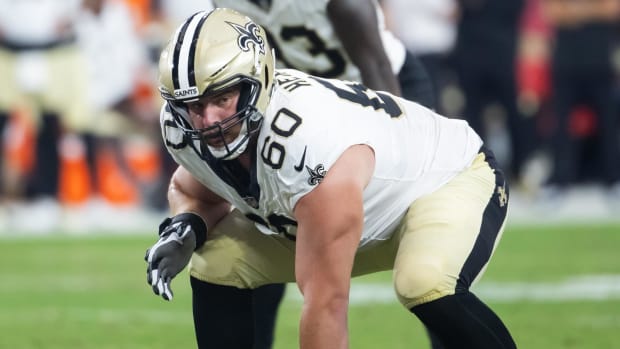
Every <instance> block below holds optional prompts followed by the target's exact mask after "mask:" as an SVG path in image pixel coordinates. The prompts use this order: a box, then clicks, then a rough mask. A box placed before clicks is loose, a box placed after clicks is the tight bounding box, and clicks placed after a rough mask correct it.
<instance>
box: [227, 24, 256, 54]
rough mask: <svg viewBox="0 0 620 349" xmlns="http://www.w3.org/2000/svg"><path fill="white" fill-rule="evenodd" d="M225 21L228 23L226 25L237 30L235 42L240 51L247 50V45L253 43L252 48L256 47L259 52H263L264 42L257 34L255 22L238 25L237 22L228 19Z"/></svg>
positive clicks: (248, 48)
mask: <svg viewBox="0 0 620 349" xmlns="http://www.w3.org/2000/svg"><path fill="white" fill-rule="evenodd" d="M226 23H228V25H230V26H231V27H233V28H234V29H235V30H236V31H237V33H239V38H238V39H237V44H238V45H239V48H240V49H241V50H242V51H244V52H247V51H249V50H250V46H249V45H250V43H252V44H253V45H254V49H257V48H258V50H259V52H260V53H261V54H265V42H264V41H263V38H262V37H261V36H260V35H259V29H258V26H257V25H256V23H254V22H248V23H246V25H245V27H243V26H240V25H239V24H237V23H232V22H228V21H227V22H226Z"/></svg>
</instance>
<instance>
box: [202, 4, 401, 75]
mask: <svg viewBox="0 0 620 349" xmlns="http://www.w3.org/2000/svg"><path fill="white" fill-rule="evenodd" d="M329 1H330V0H311V1H300V0H271V6H270V7H269V8H268V9H267V8H263V7H260V6H258V5H256V3H255V2H252V1H249V0H214V1H213V3H214V4H215V5H216V6H218V7H227V8H231V9H234V10H237V11H239V12H241V13H243V14H245V15H247V16H248V17H250V18H252V20H254V21H255V22H256V23H257V24H259V25H260V26H262V27H263V28H264V29H265V31H266V32H267V34H268V36H269V42H270V43H272V46H274V48H275V50H276V59H277V66H278V68H293V69H298V70H301V71H305V72H308V73H310V74H313V75H317V76H322V77H327V78H336V79H342V80H350V81H362V76H361V74H360V71H359V69H358V68H357V66H356V65H355V64H354V63H353V61H351V58H349V56H348V55H347V53H346V50H345V49H344V47H343V46H342V42H341V41H340V38H339V37H338V36H337V35H336V32H335V31H334V28H333V26H332V24H331V22H330V20H329V18H328V15H327V3H328V2H329ZM373 1H374V0H373ZM375 6H376V8H377V19H378V23H379V33H380V34H381V39H382V41H383V47H384V49H385V52H386V55H387V57H388V59H389V60H390V63H391V65H392V71H393V72H394V74H398V72H399V71H400V69H401V67H402V66H403V63H404V61H405V47H404V45H403V43H402V42H400V41H399V40H398V39H397V38H396V37H395V36H394V35H393V34H392V33H391V32H389V31H388V30H387V29H386V28H385V20H384V18H383V12H382V11H381V8H380V7H379V6H378V5H377V3H376V2H375Z"/></svg>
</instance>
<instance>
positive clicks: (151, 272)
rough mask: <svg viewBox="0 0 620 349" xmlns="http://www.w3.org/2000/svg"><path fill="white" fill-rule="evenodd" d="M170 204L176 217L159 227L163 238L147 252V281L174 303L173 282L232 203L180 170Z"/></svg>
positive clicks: (171, 184) (180, 168)
mask: <svg viewBox="0 0 620 349" xmlns="http://www.w3.org/2000/svg"><path fill="white" fill-rule="evenodd" d="M168 201H169V203H170V208H171V211H172V216H171V217H167V218H166V219H164V221H163V222H162V223H161V224H160V225H159V239H158V240H157V242H156V243H155V244H154V245H153V246H151V247H150V248H149V249H148V250H147V251H146V255H145V256H144V259H145V261H146V263H147V269H146V273H147V282H148V283H149V284H150V285H151V287H152V288H153V292H154V293H155V294H157V295H161V296H162V297H163V298H164V299H165V300H172V296H173V294H172V289H171V288H170V284H171V282H172V279H173V278H174V277H175V276H176V275H177V274H178V273H179V272H181V270H183V268H185V266H186V265H187V263H189V260H190V258H191V256H192V253H193V252H194V251H195V250H196V249H198V248H200V247H201V246H202V245H203V244H204V243H205V241H206V239H207V230H208V229H207V227H208V226H209V227H212V226H214V225H215V224H217V222H219V221H220V220H221V219H222V218H223V217H224V216H225V215H226V214H227V213H228V212H229V210H230V204H229V203H228V202H226V201H224V200H223V199H222V198H220V197H219V196H217V195H216V194H214V193H213V192H211V191H210V190H209V189H207V188H206V187H205V186H203V185H202V184H201V183H200V182H198V181H197V180H196V179H195V178H194V177H193V176H192V175H191V174H190V173H189V172H188V171H187V170H185V169H184V168H183V167H179V168H178V169H177V170H176V171H175V173H174V175H173V176H172V179H171V181H170V186H169V188H168Z"/></svg>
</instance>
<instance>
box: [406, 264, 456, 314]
mask: <svg viewBox="0 0 620 349" xmlns="http://www.w3.org/2000/svg"><path fill="white" fill-rule="evenodd" d="M449 279H450V277H448V276H446V273H445V272H444V270H443V269H442V268H441V266H440V264H438V263H428V262H427V263H416V264H415V267H413V266H411V265H409V266H407V267H405V268H399V269H397V270H396V272H395V273H394V288H395V290H396V295H397V296H398V300H399V301H400V302H401V303H402V304H403V305H404V306H405V307H406V308H407V309H411V308H412V307H413V306H415V305H418V304H422V303H427V302H430V301H432V300H435V299H438V298H440V297H443V296H445V295H447V294H450V293H452V292H453V290H454V288H453V287H451V286H450V284H451V283H452V282H451V281H450V280H449Z"/></svg>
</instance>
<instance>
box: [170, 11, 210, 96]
mask: <svg viewBox="0 0 620 349" xmlns="http://www.w3.org/2000/svg"><path fill="white" fill-rule="evenodd" d="M207 16H208V13H207V12H204V11H201V12H197V13H195V14H194V15H193V16H192V17H191V18H190V19H189V20H187V21H186V22H185V23H184V24H183V26H181V27H180V28H179V30H178V31H177V33H176V34H175V35H174V39H173V40H174V41H173V47H174V53H173V67H172V83H173V84H174V95H175V97H190V96H193V95H194V94H197V93H198V90H197V89H196V88H195V86H196V76H195V74H194V58H195V57H194V56H195V54H196V38H197V37H198V35H199V34H200V29H201V28H202V25H203V24H204V22H205V20H206V19H207Z"/></svg>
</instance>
